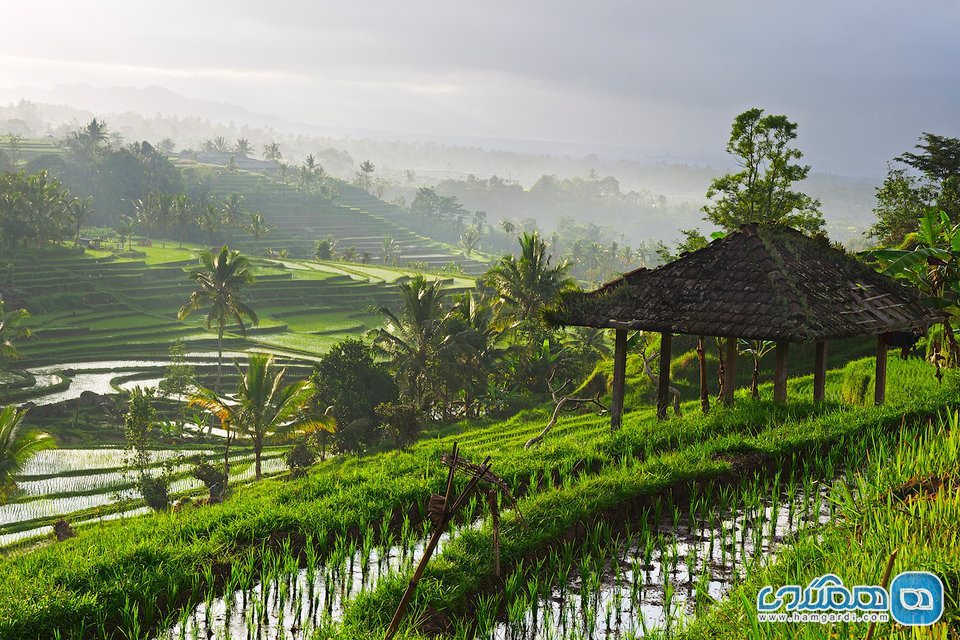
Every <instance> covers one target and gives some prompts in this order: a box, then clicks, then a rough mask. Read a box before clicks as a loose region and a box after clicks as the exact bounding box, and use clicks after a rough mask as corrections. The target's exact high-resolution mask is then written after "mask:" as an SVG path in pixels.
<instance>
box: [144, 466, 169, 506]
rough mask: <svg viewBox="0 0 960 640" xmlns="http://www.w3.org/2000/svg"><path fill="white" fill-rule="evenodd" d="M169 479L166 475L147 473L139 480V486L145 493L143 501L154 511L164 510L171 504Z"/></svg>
mask: <svg viewBox="0 0 960 640" xmlns="http://www.w3.org/2000/svg"><path fill="white" fill-rule="evenodd" d="M169 483H170V482H169V480H168V479H167V477H166V476H165V475H164V476H152V475H150V474H148V473H145V474H143V475H141V476H140V479H139V480H137V488H138V489H139V490H140V493H141V494H142V495H143V501H144V502H146V503H147V506H148V507H150V508H151V509H153V510H154V511H163V510H164V509H166V508H167V507H168V506H169V505H170V495H169V493H168V486H169Z"/></svg>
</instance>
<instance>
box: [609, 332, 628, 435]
mask: <svg viewBox="0 0 960 640" xmlns="http://www.w3.org/2000/svg"><path fill="white" fill-rule="evenodd" d="M626 377H627V330H626V329H617V330H616V338H615V342H614V348H613V390H612V393H611V394H610V395H611V402H610V405H611V406H610V430H611V431H617V430H618V429H620V427H621V425H622V424H623V385H624V379H625V378H626Z"/></svg>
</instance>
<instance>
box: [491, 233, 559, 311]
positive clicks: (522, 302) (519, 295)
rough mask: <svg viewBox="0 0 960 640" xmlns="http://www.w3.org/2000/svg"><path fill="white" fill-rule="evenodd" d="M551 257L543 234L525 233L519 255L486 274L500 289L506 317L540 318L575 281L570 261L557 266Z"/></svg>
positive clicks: (495, 287) (502, 308) (498, 290)
mask: <svg viewBox="0 0 960 640" xmlns="http://www.w3.org/2000/svg"><path fill="white" fill-rule="evenodd" d="M551 260H552V256H550V254H548V253H547V245H546V243H545V242H544V241H543V240H541V239H540V235H539V234H538V233H537V232H536V231H534V232H533V233H524V234H523V236H521V237H520V257H519V258H517V257H515V256H512V255H509V256H504V257H503V258H501V259H500V262H499V263H497V265H496V266H494V267H493V268H492V269H490V270H489V271H488V272H487V273H486V274H485V275H484V279H485V280H486V282H487V284H489V285H490V286H492V287H493V288H494V289H495V290H496V291H497V294H498V295H499V297H500V302H501V310H502V313H503V314H504V315H505V317H507V318H509V319H511V320H516V321H520V322H523V323H529V322H538V321H539V317H538V314H539V312H540V310H541V309H542V308H543V307H544V306H546V305H548V304H550V303H552V302H553V301H554V300H555V299H556V297H557V295H558V294H559V293H560V292H561V291H563V290H564V289H567V288H569V287H572V286H573V285H574V280H573V278H571V277H570V275H569V271H570V266H569V264H567V262H566V261H563V262H561V263H560V264H558V265H556V266H554V265H551V264H550V262H551Z"/></svg>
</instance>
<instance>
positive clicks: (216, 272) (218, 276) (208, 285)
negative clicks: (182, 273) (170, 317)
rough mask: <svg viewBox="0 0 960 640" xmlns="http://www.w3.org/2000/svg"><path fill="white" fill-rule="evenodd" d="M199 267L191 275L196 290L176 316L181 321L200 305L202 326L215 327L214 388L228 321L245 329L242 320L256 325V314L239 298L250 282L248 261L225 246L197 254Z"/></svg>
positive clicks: (217, 386) (218, 384) (221, 365)
mask: <svg viewBox="0 0 960 640" xmlns="http://www.w3.org/2000/svg"><path fill="white" fill-rule="evenodd" d="M200 264H201V268H200V269H198V270H197V271H194V272H193V274H191V276H190V277H191V278H192V279H193V281H194V282H196V283H197V289H196V291H194V292H193V293H191V294H190V299H189V300H188V301H187V303H186V304H185V305H183V306H182V307H181V308H180V312H179V313H178V314H177V316H178V317H179V318H180V319H181V320H183V319H184V318H186V317H187V316H188V315H190V313H191V312H192V311H194V310H196V309H199V308H201V307H207V317H206V321H205V325H206V327H207V329H213V328H216V330H217V384H216V388H217V390H219V389H220V374H221V370H222V368H223V333H224V331H226V328H227V325H228V324H230V322H231V321H236V323H237V324H238V325H239V327H240V331H241V332H242V333H243V332H246V328H247V325H246V320H249V321H250V322H251V323H252V324H257V323H258V322H259V320H258V319H257V314H256V313H255V312H254V310H253V309H251V308H250V307H249V306H247V304H246V303H245V302H244V301H243V298H242V291H243V289H244V287H246V286H247V285H249V284H252V283H253V270H252V268H251V267H250V261H249V260H248V259H247V258H246V257H245V256H242V255H240V252H239V251H231V250H230V249H228V248H227V247H226V246H224V247H223V248H221V249H220V252H219V253H217V254H214V253H212V252H210V251H204V252H203V253H202V254H200Z"/></svg>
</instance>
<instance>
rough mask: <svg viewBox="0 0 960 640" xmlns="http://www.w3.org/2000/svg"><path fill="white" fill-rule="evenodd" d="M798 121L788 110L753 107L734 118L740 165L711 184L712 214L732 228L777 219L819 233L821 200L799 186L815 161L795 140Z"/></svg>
mask: <svg viewBox="0 0 960 640" xmlns="http://www.w3.org/2000/svg"><path fill="white" fill-rule="evenodd" d="M796 137H797V125H796V123H794V122H791V121H790V120H789V119H788V118H787V116H785V115H772V114H770V115H765V114H764V112H763V109H749V110H747V111H744V112H743V113H741V114H740V115H738V116H737V117H736V118H735V119H734V121H733V128H732V130H731V132H730V141H729V142H728V143H727V153H729V154H730V155H731V156H732V157H733V159H734V160H735V161H736V163H737V164H738V165H739V166H740V170H739V171H737V172H736V173H728V174H727V175H725V176H722V177H720V178H716V179H715V180H714V181H713V182H711V183H710V187H709V188H708V189H707V198H710V199H711V202H710V203H709V204H707V205H705V206H704V207H703V211H704V213H706V218H705V219H706V220H709V221H710V222H712V223H714V224H715V225H717V226H718V227H721V228H723V229H725V230H727V231H736V230H737V229H739V228H740V226H741V225H743V224H747V223H751V222H773V223H777V224H784V225H788V226H791V227H794V228H797V229H800V230H802V231H804V232H806V233H816V232H818V231H820V230H821V229H822V228H823V214H822V213H821V212H820V201H819V200H817V199H815V198H811V197H810V196H808V195H806V194H804V193H802V192H800V191H795V190H793V185H794V183H796V182H800V181H801V180H803V179H805V178H806V177H807V174H808V173H809V172H810V167H809V166H807V165H801V164H798V163H797V161H798V160H799V159H800V158H802V157H803V154H802V153H801V152H800V150H799V149H797V148H796V147H794V146H793V144H792V143H793V141H794V140H795V139H796Z"/></svg>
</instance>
